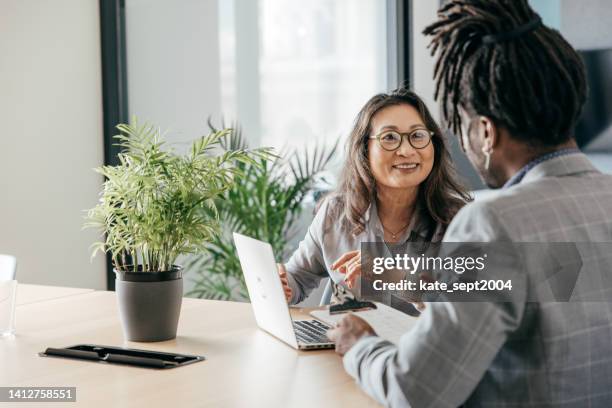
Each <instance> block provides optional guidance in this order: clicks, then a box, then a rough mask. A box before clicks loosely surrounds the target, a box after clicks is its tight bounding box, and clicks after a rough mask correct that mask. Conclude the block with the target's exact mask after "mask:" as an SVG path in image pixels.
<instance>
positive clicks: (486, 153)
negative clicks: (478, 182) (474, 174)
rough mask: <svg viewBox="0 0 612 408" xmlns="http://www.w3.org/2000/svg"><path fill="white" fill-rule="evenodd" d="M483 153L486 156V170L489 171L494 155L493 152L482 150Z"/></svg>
mask: <svg viewBox="0 0 612 408" xmlns="http://www.w3.org/2000/svg"><path fill="white" fill-rule="evenodd" d="M482 152H483V153H484V155H485V170H486V171H489V165H490V164H491V153H493V150H492V149H491V150H485V149H482Z"/></svg>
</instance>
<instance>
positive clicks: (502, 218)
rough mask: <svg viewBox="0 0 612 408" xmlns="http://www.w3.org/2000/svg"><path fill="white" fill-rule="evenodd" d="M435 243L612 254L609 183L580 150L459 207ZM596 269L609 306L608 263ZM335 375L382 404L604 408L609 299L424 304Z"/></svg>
mask: <svg viewBox="0 0 612 408" xmlns="http://www.w3.org/2000/svg"><path fill="white" fill-rule="evenodd" d="M444 241H448V242H498V241H512V242H610V248H611V249H612V176H610V175H604V174H601V173H600V172H599V171H597V170H596V169H595V168H594V167H593V165H592V164H591V163H590V161H589V160H588V159H587V157H586V156H585V155H583V154H581V153H577V154H571V155H566V156H561V157H557V158H554V159H551V160H548V161H545V162H543V163H540V164H538V165H536V166H535V167H533V168H532V169H531V170H529V171H528V172H527V174H526V175H525V177H524V178H523V179H522V181H521V182H520V183H519V184H517V185H514V186H512V187H510V188H507V189H504V190H501V191H500V192H499V193H498V194H496V195H494V196H493V197H490V198H486V199H483V200H479V201H476V202H474V203H471V204H469V205H467V206H466V207H464V208H463V209H462V210H461V211H460V212H459V213H458V214H457V216H456V218H455V219H454V220H453V222H452V223H451V225H450V226H449V228H448V230H447V232H446V235H445V237H444ZM610 253H612V251H610ZM595 261H596V262H597V263H598V265H599V266H601V267H602V269H603V270H604V271H607V272H606V274H605V275H604V276H603V277H600V279H601V282H599V283H598V285H599V286H600V289H601V291H604V292H605V291H607V293H608V294H609V298H610V299H612V292H610V288H611V287H612V256H611V257H606V256H602V257H601V259H596V260H595ZM581 273H582V272H581ZM344 366H345V368H346V370H347V372H348V373H349V374H350V375H352V376H353V377H354V378H355V379H356V380H357V382H358V383H359V385H360V386H361V387H362V388H363V389H364V390H365V391H366V392H367V393H368V394H370V395H371V396H372V397H373V398H375V399H376V400H377V401H379V402H380V403H382V404H384V405H387V406H412V407H456V406H459V405H462V404H464V405H465V406H475V407H575V406H577V407H612V302H601V301H600V302H585V301H573V302H541V303H536V302H528V301H527V299H526V298H525V297H523V298H520V297H519V298H518V299H514V300H513V301H512V302H504V303H502V302H485V303H483V302H478V303H477V302H440V303H429V304H428V305H427V307H426V309H425V311H424V312H423V313H422V315H421V317H420V318H419V319H418V321H417V323H416V325H415V327H414V329H413V330H411V331H409V332H408V333H406V334H404V336H403V337H402V339H401V342H400V344H399V345H398V346H395V345H393V344H391V343H389V342H387V341H384V340H382V339H380V338H378V337H376V336H371V337H366V338H364V339H361V340H360V341H359V342H357V343H356V344H355V346H353V347H352V348H351V349H350V350H349V352H348V353H347V354H346V355H345V356H344Z"/></svg>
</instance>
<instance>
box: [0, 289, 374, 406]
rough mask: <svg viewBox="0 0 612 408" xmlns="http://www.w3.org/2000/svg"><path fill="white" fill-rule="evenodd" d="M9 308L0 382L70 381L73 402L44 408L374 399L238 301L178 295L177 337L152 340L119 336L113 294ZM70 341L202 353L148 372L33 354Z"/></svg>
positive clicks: (0, 346)
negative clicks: (12, 318)
mask: <svg viewBox="0 0 612 408" xmlns="http://www.w3.org/2000/svg"><path fill="white" fill-rule="evenodd" d="M21 289H22V290H25V291H26V292H27V290H28V288H24V287H22V288H21ZM32 289H33V290H38V288H32ZM51 290H52V289H50V291H51ZM22 296H25V297H24V298H27V296H29V295H28V294H27V293H25V294H24V293H22ZM16 313H17V333H16V336H15V337H14V338H12V339H3V340H0V362H1V366H0V367H1V368H0V385H2V386H75V387H77V394H76V395H77V403H76V404H75V403H64V404H61V403H55V402H54V403H53V404H52V405H53V406H54V407H56V406H62V405H63V406H68V407H74V406H83V407H147V408H156V407H173V408H174V407H192V406H198V407H201V406H211V407H309V408H319V407H340V406H351V407H369V406H378V405H377V404H376V403H375V402H374V401H373V400H372V399H370V398H369V397H368V396H367V395H366V394H364V393H363V392H362V391H361V390H360V389H359V388H358V387H357V385H356V384H355V383H354V381H353V379H352V378H351V377H349V376H348V375H347V374H346V373H345V372H344V369H343V366H342V360H341V358H340V357H338V356H337V355H336V354H335V353H334V352H333V351H331V350H323V351H303V352H302V351H297V350H294V349H292V348H290V347H289V346H287V345H285V344H284V343H281V342H280V341H278V340H276V339H275V338H273V337H272V336H270V335H268V334H266V333H265V332H262V331H261V330H259V329H258V328H257V326H256V324H255V320H254V318H253V314H252V310H251V307H250V305H249V304H248V303H236V302H219V301H209V300H198V299H184V300H183V307H182V312H181V319H180V322H179V328H178V337H177V338H176V339H174V340H171V341H166V342H158V343H133V342H125V341H124V340H123V334H122V331H121V327H120V322H119V315H118V311H117V305H116V298H115V293H114V292H100V291H95V292H93V291H92V292H89V293H79V294H73V295H67V296H63V297H56V298H49V299H47V300H44V301H39V302H35V303H26V304H21V305H19V306H18V307H17V308H16ZM296 313H297V314H300V313H305V311H301V310H297V311H296ZM80 343H94V344H101V345H114V346H123V347H131V348H141V349H150V350H159V351H170V352H177V353H185V354H197V355H204V356H206V358H207V360H206V361H203V362H200V363H195V364H191V365H188V366H185V367H181V368H176V369H171V370H152V369H144V368H136V367H129V366H118V365H111V364H100V363H94V362H85V361H78V360H67V359H59V358H43V357H39V356H38V355H37V353H38V352H40V351H43V350H45V349H46V347H66V346H71V345H75V344H80ZM0 406H8V404H6V403H0ZM15 406H17V407H27V406H40V403H39V404H38V405H36V404H31V403H17V404H15Z"/></svg>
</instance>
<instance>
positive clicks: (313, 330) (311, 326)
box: [293, 320, 330, 344]
mask: <svg viewBox="0 0 612 408" xmlns="http://www.w3.org/2000/svg"><path fill="white" fill-rule="evenodd" d="M293 328H294V329H295V335H296V337H297V339H298V341H299V342H302V343H307V344H309V343H329V342H330V340H329V339H328V338H327V335H326V334H325V333H326V332H327V330H329V329H330V327H329V326H328V325H326V324H325V323H321V322H319V321H318V320H296V321H294V322H293Z"/></svg>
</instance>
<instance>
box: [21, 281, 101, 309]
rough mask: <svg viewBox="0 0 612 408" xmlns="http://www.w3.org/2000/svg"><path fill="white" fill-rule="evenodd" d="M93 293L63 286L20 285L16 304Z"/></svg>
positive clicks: (91, 290)
mask: <svg viewBox="0 0 612 408" xmlns="http://www.w3.org/2000/svg"><path fill="white" fill-rule="evenodd" d="M93 291H94V290H93V289H85V288H66V287H63V286H45V285H30V284H24V283H18V284H17V301H16V304H17V305H18V306H20V305H25V304H28V303H36V302H41V301H45V300H50V299H57V298H61V297H65V296H74V295H81V294H83V293H91V292H93Z"/></svg>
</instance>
